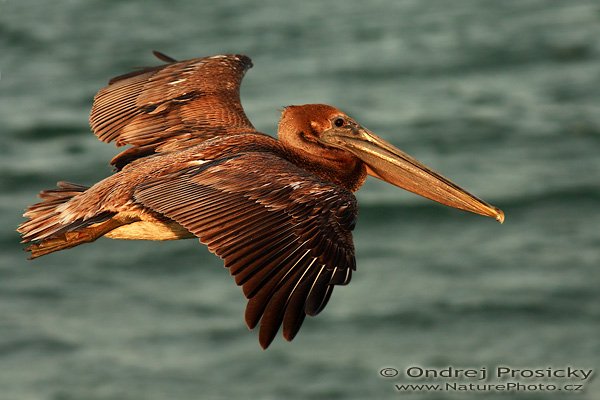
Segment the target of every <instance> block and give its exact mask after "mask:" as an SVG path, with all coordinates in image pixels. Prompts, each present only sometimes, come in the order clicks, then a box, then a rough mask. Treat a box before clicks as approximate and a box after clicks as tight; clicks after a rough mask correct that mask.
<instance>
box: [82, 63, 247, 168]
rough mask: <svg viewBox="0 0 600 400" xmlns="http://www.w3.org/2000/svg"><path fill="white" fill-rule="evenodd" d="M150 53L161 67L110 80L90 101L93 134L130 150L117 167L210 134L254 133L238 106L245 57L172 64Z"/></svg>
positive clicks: (117, 160)
mask: <svg viewBox="0 0 600 400" xmlns="http://www.w3.org/2000/svg"><path fill="white" fill-rule="evenodd" d="M155 55H156V56H157V57H158V58H159V59H161V60H162V61H165V62H166V64H163V65H160V66H156V67H149V68H143V69H141V70H139V71H134V72H131V73H128V74H124V75H121V76H118V77H116V78H113V79H111V80H110V81H109V85H108V86H106V87H105V88H103V89H101V90H100V91H99V92H98V94H96V96H95V98H94V104H93V106H92V112H91V114H90V125H91V127H92V130H93V131H94V133H95V134H96V136H98V138H99V139H100V140H102V141H104V142H113V141H114V142H115V143H116V145H117V146H124V145H132V146H133V147H132V148H129V149H127V150H125V151H123V152H121V153H120V154H119V155H117V156H116V157H115V158H113V160H112V161H111V164H112V165H114V166H115V167H116V168H117V169H122V168H123V167H124V166H125V165H126V164H128V163H130V162H132V161H133V160H135V159H137V158H139V157H146V156H148V155H151V154H153V153H156V152H165V151H172V150H174V149H181V148H184V147H187V146H190V145H194V144H199V143H202V142H203V141H205V140H207V139H209V138H212V137H215V136H219V135H230V134H236V133H242V132H255V129H254V127H253V126H252V124H251V123H250V121H249V120H248V118H247V117H246V114H245V113H244V109H243V108H242V104H241V102H240V85H241V82H242V78H243V77H244V74H245V73H246V71H247V70H248V69H249V68H251V67H252V61H251V60H250V58H248V57H247V56H244V55H239V54H232V55H223V56H212V57H205V58H194V59H190V60H184V61H175V60H173V59H172V58H170V57H168V56H165V55H164V54H162V53H158V52H155ZM169 60H170V61H169ZM164 144H168V146H164V147H163V145H164Z"/></svg>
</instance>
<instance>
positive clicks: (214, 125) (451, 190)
mask: <svg viewBox="0 0 600 400" xmlns="http://www.w3.org/2000/svg"><path fill="white" fill-rule="evenodd" d="M157 55H158V56H159V58H161V59H163V60H164V61H167V62H168V64H166V65H163V66H159V67H150V68H146V69H143V70H141V71H137V72H134V73H131V74H127V75H123V76H120V77H117V78H115V79H113V80H112V81H111V82H110V84H109V86H107V87H106V88H104V89H102V90H101V91H100V92H99V93H98V95H97V96H96V98H95V101H94V107H93V109H92V114H91V117H90V121H91V126H92V129H93V130H94V133H95V134H96V135H97V136H98V137H99V138H100V139H101V140H103V141H107V142H110V141H113V140H114V141H116V144H117V145H124V144H129V145H131V146H132V147H130V148H128V149H127V150H125V151H123V152H122V153H120V154H119V155H118V156H117V157H115V158H114V159H113V160H112V164H113V165H114V166H115V167H116V168H117V171H116V172H115V173H114V174H113V175H111V176H109V177H108V178H106V179H104V180H102V181H100V182H98V183H97V184H95V185H93V186H92V187H89V188H88V187H84V186H80V185H75V184H70V183H65V182H59V185H58V189H56V190H48V191H43V192H41V194H40V197H42V199H43V201H42V202H41V203H38V204H35V205H33V206H31V207H30V208H29V209H28V211H27V212H26V213H25V216H26V217H27V218H28V219H29V220H28V221H26V222H24V223H23V224H21V226H20V227H19V232H21V234H22V235H23V241H24V242H31V243H32V244H31V245H30V246H29V247H28V250H29V251H30V252H31V254H32V257H34V258H35V257H39V256H41V255H45V254H48V253H51V252H54V251H58V250H62V249H65V248H69V247H73V246H77V245H79V244H82V243H85V242H91V241H94V240H95V239H97V238H98V237H102V236H105V237H108V238H112V239H144V240H176V239H185V238H193V237H197V238H199V239H200V241H201V242H202V243H204V244H206V245H207V246H208V248H209V249H210V250H211V251H212V252H213V253H215V254H217V255H218V256H219V257H221V258H222V259H223V260H224V261H225V266H226V267H227V268H228V269H229V270H230V272H231V274H232V275H233V276H234V277H235V280H236V283H237V284H239V285H241V286H242V288H243V291H244V294H245V295H246V297H247V298H248V299H249V302H248V306H247V309H246V322H247V324H248V326H249V327H250V328H253V327H254V326H256V325H257V324H258V323H259V321H260V324H261V329H260V335H259V340H260V343H261V345H262V346H263V347H265V348H266V347H267V346H268V345H269V344H270V343H271V341H272V340H273V338H274V336H275V335H276V333H277V330H278V329H279V327H280V326H281V325H283V335H284V337H285V338H286V339H288V340H291V339H292V338H293V337H294V336H295V335H296V333H297V332H298V330H299V329H300V326H301V324H302V322H303V320H304V317H305V316H306V315H316V314H317V313H319V312H320V311H321V310H322V309H323V308H324V307H325V305H326V303H327V301H328V299H329V296H330V295H331V292H332V290H333V287H334V286H335V285H343V284H347V283H348V282H349V281H350V278H351V274H352V271H353V270H354V269H355V258H354V246H353V243H352V234H351V231H352V230H353V228H354V225H355V220H356V216H357V205H356V199H355V198H354V195H353V194H352V192H354V191H356V190H358V188H359V187H360V186H361V185H362V184H363V183H364V181H365V179H366V178H367V176H368V175H371V176H375V177H377V178H380V179H383V180H385V181H387V182H390V183H392V184H394V185H397V186H399V187H402V188H405V189H407V190H410V191H412V192H415V193H418V194H420V195H422V196H425V197H428V198H430V199H433V200H435V201H438V202H440V203H443V204H446V205H449V206H452V207H455V208H460V209H464V210H467V211H471V212H475V213H479V214H482V215H486V216H491V217H494V218H496V219H498V220H499V221H502V220H503V214H502V212H501V211H500V210H498V209H497V208H495V207H493V206H490V205H489V204H487V203H485V202H483V201H481V200H479V199H477V198H476V197H474V196H472V195H470V194H469V193H468V192H466V191H464V190H463V189H461V188H460V187H458V186H457V185H455V184H453V183H452V182H450V181H449V180H447V179H446V178H443V177H442V176H440V175H439V174H437V173H435V172H433V171H432V170H430V169H428V168H427V167H425V166H424V165H422V164H420V163H419V162H418V161H416V160H415V159H413V158H411V157H410V156H408V155H407V154H405V153H403V152H401V151H400V150H398V149H396V148H395V147H393V146H392V145H390V144H389V143H386V142H385V141H383V140H382V139H380V138H378V137H377V136H375V135H374V134H372V133H371V132H370V131H368V130H366V129H365V128H363V127H362V126H360V125H359V124H358V123H356V122H355V121H354V120H352V119H351V118H350V117H348V116H347V115H345V114H344V113H342V112H341V111H339V110H338V109H336V108H334V107H331V106H327V105H322V104H310V105H304V106H290V107H286V108H285V109H284V112H283V114H282V117H281V120H280V123H279V129H278V135H279V140H277V139H275V138H272V137H271V136H268V135H265V134H262V133H259V132H257V131H256V130H255V129H254V127H253V126H252V124H251V123H250V122H249V121H248V119H247V118H246V116H245V114H244V112H243V109H242V107H241V104H240V101H239V86H240V83H241V79H242V77H243V75H244V73H245V71H246V70H247V69H248V68H249V67H250V66H251V63H250V59H249V58H247V57H245V56H239V55H230V56H214V57H208V58H202V59H192V60H187V61H181V62H176V61H175V60H173V59H171V58H168V57H166V56H164V55H162V54H157Z"/></svg>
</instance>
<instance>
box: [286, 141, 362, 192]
mask: <svg viewBox="0 0 600 400" xmlns="http://www.w3.org/2000/svg"><path fill="white" fill-rule="evenodd" d="M281 144H282V145H283V146H282V148H283V150H284V151H285V154H286V158H287V159H288V160H289V161H291V162H292V163H294V164H296V165H297V166H298V167H300V168H302V169H304V170H306V171H308V172H310V173H311V174H313V175H316V176H317V177H319V178H321V179H323V180H324V181H328V182H332V183H335V184H336V185H338V186H341V187H343V188H345V189H347V190H349V191H351V192H355V191H357V190H358V189H359V188H360V187H361V186H362V184H363V183H364V182H365V179H367V168H366V166H365V164H364V163H363V162H362V161H360V160H359V159H357V158H355V157H352V156H351V157H342V158H333V157H324V156H323V154H321V155H319V154H312V153H308V152H305V151H303V150H302V149H298V148H295V147H292V146H289V145H288V144H286V143H285V142H282V143H281Z"/></svg>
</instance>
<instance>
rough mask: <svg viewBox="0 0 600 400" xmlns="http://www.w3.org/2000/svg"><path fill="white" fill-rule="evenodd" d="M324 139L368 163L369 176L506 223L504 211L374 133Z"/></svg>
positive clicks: (358, 132)
mask: <svg viewBox="0 0 600 400" xmlns="http://www.w3.org/2000/svg"><path fill="white" fill-rule="evenodd" d="M322 140H323V141H324V142H326V143H328V144H330V145H334V146H336V147H340V148H343V149H345V150H347V151H350V152H351V153H353V154H354V155H355V156H357V157H358V158H360V159H361V160H362V161H364V162H365V164H367V167H368V168H367V171H368V173H369V175H371V176H374V177H376V178H379V179H382V180H384V181H386V182H388V183H391V184H392V185H395V186H398V187H400V188H402V189H405V190H408V191H410V192H413V193H415V194H418V195H420V196H423V197H426V198H428V199H431V200H433V201H437V202H438V203H441V204H445V205H447V206H450V207H453V208H458V209H461V210H465V211H469V212H472V213H475V214H480V215H484V216H487V217H492V218H495V219H496V220H497V221H498V222H500V223H502V222H504V212H502V210H500V209H499V208H497V207H494V206H492V205H491V204H488V203H486V202H485V201H483V200H481V199H479V198H477V197H476V196H474V195H472V194H471V193H469V192H467V191H466V190H464V189H463V188H461V187H460V186H458V185H456V184H455V183H453V182H452V181H450V180H449V179H447V178H444V177H443V176H441V175H440V174H438V173H437V172H435V171H433V170H431V169H430V168H429V167H427V166H426V165H424V164H422V163H420V162H419V161H417V160H415V159H414V158H413V157H411V156H409V155H408V154H406V153H404V152H403V151H402V150H400V149H397V148H396V147H394V146H392V145H391V144H390V143H387V142H386V141H385V140H383V139H381V138H380V137H378V136H377V135H375V134H374V133H372V132H370V131H368V130H366V129H364V128H361V129H357V130H355V131H354V132H353V134H352V135H350V134H349V133H348V132H344V133H342V132H339V133H338V132H328V134H327V135H325V136H324V137H322Z"/></svg>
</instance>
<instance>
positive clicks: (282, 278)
mask: <svg viewBox="0 0 600 400" xmlns="http://www.w3.org/2000/svg"><path fill="white" fill-rule="evenodd" d="M265 166H268V170H267V171H268V173H265V169H264V167H265ZM134 197H135V200H136V201H138V202H140V203H142V204H143V205H145V206H146V207H149V208H151V209H153V210H155V211H157V212H159V213H162V214H164V215H165V216H167V217H169V218H171V219H173V220H175V221H176V222H178V223H179V224H181V225H183V226H184V227H185V228H187V229H188V230H189V231H190V232H192V233H194V234H195V235H196V236H198V237H199V238H200V241H201V242H202V243H204V244H206V245H208V248H209V249H210V250H211V251H212V252H213V253H215V254H217V255H218V256H219V257H221V258H222V259H224V260H225V267H227V268H228V269H229V271H230V273H231V275H233V276H234V277H235V281H236V283H237V284H238V285H240V286H242V289H243V292H244V294H245V296H246V297H247V298H248V299H249V301H248V305H247V307H246V323H247V324H248V326H249V327H250V328H251V329H252V328H254V327H255V326H256V325H257V324H258V322H259V320H260V332H259V341H260V344H261V346H262V347H263V348H266V347H267V346H269V344H270V343H271V341H272V340H273V338H274V337H275V335H276V334H277V331H278V330H279V327H280V326H281V325H283V336H284V337H285V339H287V340H292V339H293V338H294V336H295V335H296V333H297V332H298V330H299V329H300V326H301V325H302V322H303V321H304V318H305V316H306V315H316V314H318V313H319V312H320V311H321V310H322V309H323V308H324V307H325V305H326V304H327V301H328V300H329V296H330V295H331V292H332V290H333V286H334V285H344V284H347V283H348V282H349V281H350V278H351V274H352V270H354V269H355V268H356V264H355V258H354V245H353V243H352V233H351V231H352V229H353V228H354V223H355V218H356V215H357V206H356V199H355V197H354V195H353V194H352V193H350V192H348V191H346V190H345V189H342V188H340V187H338V186H335V185H333V184H330V183H325V182H321V181H319V180H318V179H317V178H316V177H314V176H312V175H310V174H308V173H307V172H305V171H303V170H301V169H299V168H298V167H296V166H295V165H293V164H292V163H290V162H288V161H286V160H284V159H282V158H279V157H277V156H275V155H274V154H269V153H242V154H237V155H233V156H230V157H227V158H222V159H218V160H214V161H204V162H199V165H195V166H191V167H188V168H187V169H185V170H182V171H178V172H177V173H174V174H169V175H165V176H163V177H160V178H158V179H156V180H154V181H150V182H147V183H145V184H144V185H143V186H141V187H138V188H137V190H136V192H135V196H134Z"/></svg>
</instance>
